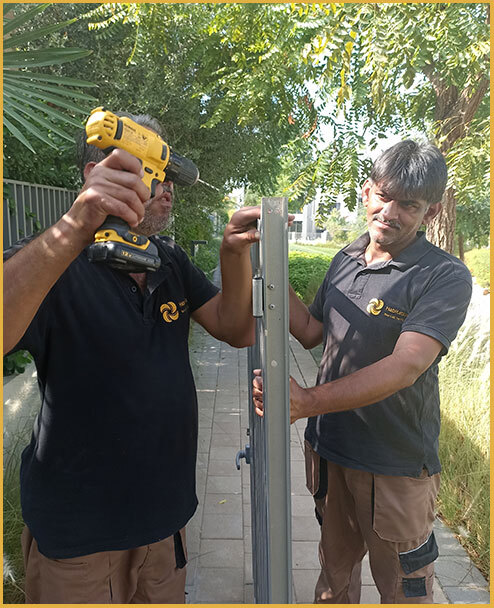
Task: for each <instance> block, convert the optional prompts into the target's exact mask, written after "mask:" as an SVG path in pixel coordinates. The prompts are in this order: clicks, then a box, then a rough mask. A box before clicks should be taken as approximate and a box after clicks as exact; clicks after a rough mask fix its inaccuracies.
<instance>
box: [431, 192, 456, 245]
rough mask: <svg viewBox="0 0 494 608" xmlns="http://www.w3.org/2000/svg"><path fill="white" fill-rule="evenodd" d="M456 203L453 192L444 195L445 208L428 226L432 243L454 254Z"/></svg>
mask: <svg viewBox="0 0 494 608" xmlns="http://www.w3.org/2000/svg"><path fill="white" fill-rule="evenodd" d="M455 226H456V201H455V196H454V193H453V190H452V189H451V188H448V189H447V190H446V192H445V193H444V198H443V207H442V209H441V212H440V213H438V215H436V217H435V218H434V219H433V220H432V222H431V223H430V224H429V225H428V226H427V238H428V239H429V241H430V242H431V243H433V244H434V245H437V246H438V247H441V249H444V250H445V251H447V252H449V253H453V251H454V247H455Z"/></svg>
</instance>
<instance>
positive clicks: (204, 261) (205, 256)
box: [192, 237, 221, 279]
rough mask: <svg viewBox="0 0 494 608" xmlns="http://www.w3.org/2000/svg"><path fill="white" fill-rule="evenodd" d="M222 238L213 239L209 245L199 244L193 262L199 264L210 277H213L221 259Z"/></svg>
mask: <svg viewBox="0 0 494 608" xmlns="http://www.w3.org/2000/svg"><path fill="white" fill-rule="evenodd" d="M220 245H221V238H219V237H216V238H214V239H211V240H210V241H209V242H208V243H207V245H199V246H198V248H197V253H196V255H195V257H194V258H193V260H192V261H193V262H194V264H195V265H196V266H198V267H199V268H200V269H201V270H202V271H203V272H204V273H205V274H206V276H207V277H208V278H209V279H212V278H213V273H214V270H215V268H216V266H218V263H219V259H220Z"/></svg>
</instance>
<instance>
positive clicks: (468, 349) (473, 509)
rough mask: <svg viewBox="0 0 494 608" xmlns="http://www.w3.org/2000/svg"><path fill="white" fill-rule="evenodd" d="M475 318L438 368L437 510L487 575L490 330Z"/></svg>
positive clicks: (474, 316) (468, 322)
mask: <svg viewBox="0 0 494 608" xmlns="http://www.w3.org/2000/svg"><path fill="white" fill-rule="evenodd" d="M472 317H473V318H470V319H468V318H467V322H466V323H465V325H464V326H463V327H462V328H461V329H460V332H459V334H458V337H457V338H456V340H455V342H454V343H453V345H452V347H451V349H450V352H449V354H448V355H447V357H445V359H443V360H442V361H441V363H440V367H439V378H440V382H439V386H440V392H441V434H440V437H439V456H440V459H441V462H442V465H443V470H442V473H441V489H440V492H439V497H438V509H439V513H440V514H441V516H442V517H443V518H444V520H445V521H446V523H447V524H448V525H449V526H450V527H451V528H452V529H453V530H454V531H455V532H456V533H457V534H458V537H459V539H460V541H461V543H462V544H463V545H464V546H465V548H466V549H467V550H468V552H469V554H470V555H471V557H472V558H473V560H474V562H475V564H476V565H477V566H478V568H480V570H481V571H482V572H483V574H484V575H485V576H487V577H489V555H490V550H489V545H490V501H489V485H490V467H489V455H490V448H489V435H490V432H489V431H490V424H489V413H490V407H489V405H490V404H489V379H490V365H489V351H490V349H489V327H488V322H486V323H485V326H483V324H482V323H480V322H479V318H478V316H477V315H472Z"/></svg>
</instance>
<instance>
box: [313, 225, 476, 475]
mask: <svg viewBox="0 0 494 608" xmlns="http://www.w3.org/2000/svg"><path fill="white" fill-rule="evenodd" d="M368 244H369V235H368V234H365V235H363V236H361V237H360V238H359V239H357V240H356V241H354V242H353V243H351V244H350V245H348V246H347V247H345V248H344V249H343V250H341V251H340V252H338V253H337V254H336V255H335V257H334V259H333V261H332V262H331V265H330V267H329V270H328V272H327V274H326V277H325V279H324V281H323V283H322V285H321V286H320V288H319V291H318V293H317V295H316V297H315V299H314V302H313V303H312V304H311V306H310V308H309V310H310V313H311V314H312V315H313V316H314V317H315V318H316V319H317V320H318V321H320V322H322V323H323V324H324V338H323V345H324V351H323V356H322V359H321V365H320V368H319V374H318V378H317V384H324V383H326V382H331V381H332V380H335V379H337V378H342V377H344V376H348V375H349V374H351V373H353V372H355V371H357V370H359V369H361V368H363V367H366V366H368V365H371V364H372V363H375V362H376V361H379V360H380V359H382V358H383V357H386V356H388V355H390V354H391V353H392V352H393V349H394V346H395V344H396V341H397V340H398V337H399V336H400V334H401V333H402V332H404V331H413V332H419V333H422V334H426V335H428V336H431V337H433V338H435V339H436V340H438V341H439V342H441V344H442V345H443V349H442V352H441V353H440V355H439V357H438V358H437V360H436V361H435V362H434V363H433V364H432V365H431V366H430V368H429V369H428V370H426V371H425V372H424V373H423V374H422V375H421V376H420V377H419V378H418V379H417V381H416V382H415V383H414V384H413V386H410V387H407V388H404V389H402V390H400V391H398V392H397V393H395V394H393V395H391V396H390V397H388V398H387V399H383V400H382V401H379V402H377V403H375V404H372V405H368V406H366V407H361V408H357V409H354V410H349V411H346V412H337V413H332V414H325V415H321V416H317V417H313V418H310V419H309V421H308V425H307V429H306V432H305V436H306V439H307V440H308V441H309V442H310V443H311V445H312V447H313V448H314V450H315V451H316V452H317V453H318V454H320V455H321V456H322V457H324V458H325V459H327V460H330V461H332V462H335V463H338V464H340V465H342V466H346V467H350V468H354V469H361V470H364V471H370V472H373V473H380V474H384V475H407V476H413V477H416V476H419V475H420V473H421V471H422V468H423V467H424V466H425V467H426V468H427V470H428V471H429V474H431V475H432V474H434V473H437V472H439V471H440V468H441V467H440V463H439V457H438V437H439V427H440V413H439V389H438V363H439V360H440V359H441V357H442V355H444V354H445V353H446V352H447V350H448V348H449V345H450V344H451V342H452V340H453V339H454V338H455V336H456V334H457V332H458V329H459V328H460V326H461V324H462V323H463V321H464V318H465V314H466V310H467V307H468V303H469V301H470V296H471V292H472V281H471V275H470V272H469V271H468V269H467V268H466V266H465V265H464V264H463V263H462V262H461V261H460V260H458V259H457V258H455V257H454V256H452V255H450V254H448V253H446V252H445V251H443V250H442V249H439V248H438V247H435V246H434V245H432V244H431V243H429V241H427V239H426V238H425V234H423V233H419V234H418V238H417V240H416V241H415V242H414V243H413V244H411V245H410V246H409V247H407V248H406V249H405V250H404V251H402V252H401V253H400V254H399V255H398V257H397V258H396V259H393V260H389V261H386V262H381V263H376V264H372V265H370V266H366V263H365V259H364V252H365V249H366V247H367V245H368Z"/></svg>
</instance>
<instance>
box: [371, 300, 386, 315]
mask: <svg viewBox="0 0 494 608" xmlns="http://www.w3.org/2000/svg"><path fill="white" fill-rule="evenodd" d="M383 306H384V302H383V301H382V300H378V299H377V298H372V299H371V300H369V303H368V304H367V312H370V314H371V315H378V314H379V313H380V312H381V310H382V309H383Z"/></svg>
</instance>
